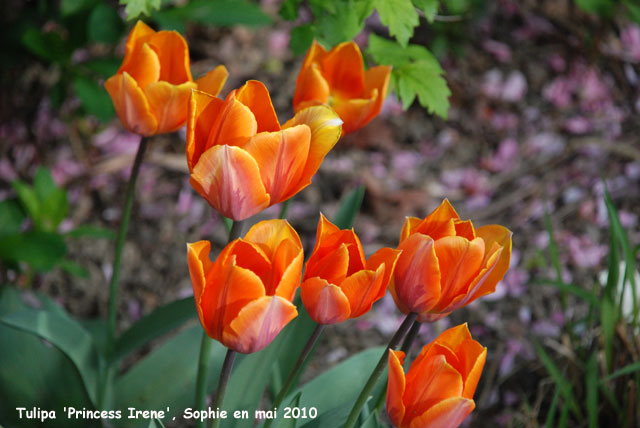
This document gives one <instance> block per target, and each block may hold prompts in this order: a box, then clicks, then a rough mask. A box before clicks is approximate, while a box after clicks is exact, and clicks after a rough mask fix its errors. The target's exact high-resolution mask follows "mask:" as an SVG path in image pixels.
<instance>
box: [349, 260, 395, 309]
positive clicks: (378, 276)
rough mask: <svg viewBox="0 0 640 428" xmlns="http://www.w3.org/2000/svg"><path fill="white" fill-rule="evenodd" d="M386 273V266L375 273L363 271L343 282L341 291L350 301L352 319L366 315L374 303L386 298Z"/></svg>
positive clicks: (382, 266) (381, 266) (380, 267)
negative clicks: (384, 282) (384, 280)
mask: <svg viewBox="0 0 640 428" xmlns="http://www.w3.org/2000/svg"><path fill="white" fill-rule="evenodd" d="M384 272H385V267H384V265H380V266H379V267H378V269H377V270H375V271H373V270H361V271H358V272H356V273H354V274H353V275H351V276H348V277H347V278H346V279H345V280H344V281H342V284H340V289H341V290H342V292H343V293H344V295H345V296H347V299H348V300H349V305H350V306H351V314H350V315H349V317H350V318H357V317H359V316H362V315H364V314H366V313H367V312H369V310H371V306H373V303H374V302H376V301H377V300H379V299H381V298H382V297H383V296H384V293H385V291H386V289H387V287H386V284H383V283H382V280H383V278H384Z"/></svg>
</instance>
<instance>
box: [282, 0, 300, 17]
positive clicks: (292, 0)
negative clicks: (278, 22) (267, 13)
mask: <svg viewBox="0 0 640 428" xmlns="http://www.w3.org/2000/svg"><path fill="white" fill-rule="evenodd" d="M301 1H302V0H284V1H283V2H282V4H281V5H280V10H279V11H278V14H279V15H280V17H282V19H284V20H286V21H294V20H295V19H296V18H297V17H298V9H299V7H300V2H301Z"/></svg>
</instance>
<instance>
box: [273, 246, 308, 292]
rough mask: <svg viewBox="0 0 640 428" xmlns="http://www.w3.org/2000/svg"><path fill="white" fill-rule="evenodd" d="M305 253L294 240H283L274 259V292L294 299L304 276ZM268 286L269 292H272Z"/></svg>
mask: <svg viewBox="0 0 640 428" xmlns="http://www.w3.org/2000/svg"><path fill="white" fill-rule="evenodd" d="M303 263H304V254H303V252H302V248H300V247H299V246H298V245H297V244H296V243H294V241H292V240H290V239H288V240H285V241H282V242H281V243H280V246H278V249H277V250H276V253H275V257H274V260H273V270H272V272H273V278H274V281H273V282H274V284H275V288H274V290H273V294H275V295H276V296H280V297H283V298H285V299H287V300H289V301H292V300H293V298H294V297H295V294H296V290H297V289H298V286H299V285H300V280H301V277H302V264H303ZM270 291H271V290H270V289H269V288H267V294H271V292H270Z"/></svg>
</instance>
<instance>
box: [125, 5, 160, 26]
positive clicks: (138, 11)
mask: <svg viewBox="0 0 640 428" xmlns="http://www.w3.org/2000/svg"><path fill="white" fill-rule="evenodd" d="M120 4H124V5H126V7H125V8H124V12H125V13H126V14H127V21H130V20H132V19H135V18H137V17H138V16H140V15H146V16H149V15H150V14H151V12H152V11H153V10H154V9H160V5H161V1H160V0H120Z"/></svg>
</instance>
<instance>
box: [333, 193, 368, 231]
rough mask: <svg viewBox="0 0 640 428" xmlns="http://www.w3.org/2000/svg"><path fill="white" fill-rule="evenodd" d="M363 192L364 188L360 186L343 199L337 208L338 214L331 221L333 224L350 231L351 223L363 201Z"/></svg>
mask: <svg viewBox="0 0 640 428" xmlns="http://www.w3.org/2000/svg"><path fill="white" fill-rule="evenodd" d="M364 191H365V187H364V185H362V184H361V185H360V186H358V187H356V188H355V189H353V190H351V191H350V192H349V193H347V195H346V196H345V197H344V198H343V200H342V202H341V203H340V208H338V212H337V213H336V215H335V217H334V219H333V223H334V224H335V225H336V226H338V227H339V228H340V229H350V228H352V227H353V223H354V222H355V219H356V216H357V215H358V212H359V211H360V207H361V206H362V201H363V200H364Z"/></svg>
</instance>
